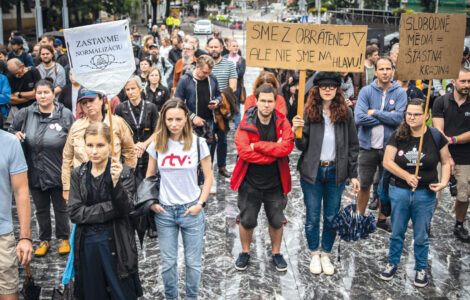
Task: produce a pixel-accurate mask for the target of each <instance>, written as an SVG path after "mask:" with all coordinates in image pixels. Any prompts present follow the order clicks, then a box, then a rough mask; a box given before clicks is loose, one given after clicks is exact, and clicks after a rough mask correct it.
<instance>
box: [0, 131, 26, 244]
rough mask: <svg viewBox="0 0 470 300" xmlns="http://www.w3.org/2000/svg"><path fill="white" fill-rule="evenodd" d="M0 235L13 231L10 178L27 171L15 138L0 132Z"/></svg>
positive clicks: (18, 142)
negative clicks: (0, 151)
mask: <svg viewBox="0 0 470 300" xmlns="http://www.w3.org/2000/svg"><path fill="white" fill-rule="evenodd" d="M0 144H1V145H2V155H0V235H3V234H7V233H10V232H12V231H13V221H12V217H11V203H12V200H13V197H12V195H13V190H12V188H11V181H10V176H12V175H16V174H20V173H23V172H26V171H28V166H27V165H26V160H25V158H24V154H23V149H22V148H21V145H20V141H19V140H18V138H17V137H16V136H14V135H13V134H11V133H8V132H6V131H3V130H0Z"/></svg>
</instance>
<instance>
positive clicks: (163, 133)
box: [155, 98, 193, 153]
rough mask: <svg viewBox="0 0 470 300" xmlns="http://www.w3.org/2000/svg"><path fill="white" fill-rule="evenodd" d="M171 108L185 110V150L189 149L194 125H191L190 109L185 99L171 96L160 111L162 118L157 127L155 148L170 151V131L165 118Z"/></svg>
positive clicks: (159, 150)
mask: <svg viewBox="0 0 470 300" xmlns="http://www.w3.org/2000/svg"><path fill="white" fill-rule="evenodd" d="M171 108H180V109H182V110H183V111H184V114H185V116H186V123H185V124H184V127H183V140H184V146H183V150H184V151H188V150H190V149H191V146H192V144H193V126H192V125H191V118H190V117H189V110H188V107H187V106H186V104H185V103H184V102H183V100H181V99H179V98H171V99H170V100H168V101H166V102H165V104H164V105H163V107H162V110H161V111H160V118H158V122H157V128H156V129H155V150H156V151H157V152H159V153H166V152H168V139H169V137H170V132H169V130H168V128H167V127H166V123H165V119H166V112H167V111H168V110H169V109H171Z"/></svg>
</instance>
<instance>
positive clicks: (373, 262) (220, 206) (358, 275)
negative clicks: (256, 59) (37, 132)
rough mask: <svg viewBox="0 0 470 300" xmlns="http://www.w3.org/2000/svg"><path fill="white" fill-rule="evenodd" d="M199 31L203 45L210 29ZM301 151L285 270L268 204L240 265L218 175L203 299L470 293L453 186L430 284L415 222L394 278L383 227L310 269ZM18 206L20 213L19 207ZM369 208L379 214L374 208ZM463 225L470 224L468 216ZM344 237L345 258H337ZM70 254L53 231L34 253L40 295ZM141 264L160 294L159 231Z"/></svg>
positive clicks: (434, 243)
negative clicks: (419, 277)
mask: <svg viewBox="0 0 470 300" xmlns="http://www.w3.org/2000/svg"><path fill="white" fill-rule="evenodd" d="M263 18H268V19H267V20H269V18H270V16H269V15H268V16H267V17H266V16H264V17H259V18H257V19H263ZM271 18H272V16H271ZM216 28H217V30H220V31H222V36H226V35H227V34H233V35H234V37H235V39H237V40H238V41H239V42H240V48H241V49H244V39H243V31H241V30H233V31H232V30H230V29H227V28H220V27H216ZM232 32H233V33H232ZM190 34H192V32H191V33H190ZM199 37H200V40H201V48H203V46H204V44H205V40H206V37H204V36H199ZM242 51H243V50H242ZM258 72H259V69H258V68H251V67H248V68H247V71H246V75H245V85H246V90H247V93H248V94H251V93H252V84H253V82H254V80H255V79H256V77H257V75H258ZM233 136H234V132H233V130H232V131H231V132H230V134H229V137H228V145H229V151H228V153H229V154H228V157H227V168H228V169H229V170H230V171H231V170H233V167H234V164H235V160H236V157H237V153H236V150H235V147H234V143H233ZM298 158H299V152H298V151H297V150H294V151H293V153H292V154H291V156H290V164H291V175H292V181H293V189H292V192H291V193H290V194H289V196H288V199H289V202H288V205H287V208H286V211H285V215H286V217H287V219H288V223H287V225H286V226H285V229H284V237H283V243H282V247H281V252H282V254H283V255H284V257H285V258H286V261H287V263H288V271H287V272H284V273H282V272H277V271H276V270H275V268H274V266H273V264H272V262H271V246H270V239H269V234H268V230H267V220H266V217H265V214H264V212H261V213H260V215H259V222H258V227H257V228H256V229H255V232H254V236H253V242H252V252H251V260H250V264H249V266H248V269H247V270H246V271H244V272H243V271H242V272H240V271H237V270H235V268H234V262H235V259H236V257H237V256H238V253H239V252H240V251H241V245H240V241H239V236H238V226H237V223H236V221H235V219H236V216H237V214H238V208H237V193H236V192H234V191H232V190H231V189H230V188H229V180H228V179H226V178H223V177H220V176H218V175H217V176H216V181H217V194H216V195H214V196H211V197H210V198H209V200H208V206H207V208H206V231H205V247H204V254H203V256H204V258H203V270H202V281H201V284H200V299H211V300H212V299H230V300H238V299H253V300H254V299H256V300H261V299H276V300H279V299H287V300H295V299H306V300H307V299H308V300H310V299H470V284H469V282H470V247H469V246H468V244H463V243H461V242H459V241H457V240H456V239H455V238H454V236H453V233H452V230H453V227H454V212H453V201H451V199H450V196H449V194H448V193H446V194H445V196H444V199H441V200H440V201H439V207H438V208H437V211H436V213H435V215H434V219H433V221H432V226H431V238H430V252H429V273H428V274H429V276H430V284H429V285H428V287H426V288H422V289H418V288H416V287H414V285H413V280H414V274H415V273H414V270H413V267H414V257H413V245H412V241H413V239H412V235H410V231H411V227H409V228H408V229H409V230H408V234H407V236H406V241H405V249H404V253H403V255H402V260H401V265H400V267H399V270H398V273H397V275H396V276H395V278H394V279H393V280H392V281H390V282H384V281H382V280H380V279H379V273H380V271H381V270H382V269H383V267H384V266H385V264H386V262H387V253H388V245H389V234H387V233H385V232H383V231H379V232H376V233H374V234H372V235H371V237H370V239H368V240H360V241H357V242H354V243H346V242H339V241H338V239H337V240H336V243H335V246H334V248H333V251H332V262H333V263H334V265H335V267H336V272H335V274H334V275H333V276H327V275H324V274H322V275H312V274H311V273H310V272H309V263H310V253H309V251H308V247H307V242H306V238H305V233H304V218H305V207H304V204H303V195H302V192H301V189H300V184H299V174H298V172H297V171H296V163H297V161H298ZM349 191H350V188H349V187H348V189H347V191H346V192H345V194H344V199H343V204H344V203H346V202H347V201H351V200H353V197H352V195H351V194H350V193H349ZM31 203H32V202H31ZM32 207H34V205H33V204H32ZM33 209H34V208H33ZM13 213H14V215H16V208H14V210H13ZM372 213H373V214H374V215H376V211H373V212H372ZM15 225H16V228H15V232H18V231H19V228H18V220H17V218H15ZM32 227H33V228H32V232H33V240H34V246H35V247H36V246H37V245H38V243H39V242H38V233H37V232H38V230H37V228H38V227H37V222H36V217H35V216H34V215H33V219H32ZM466 227H467V228H468V227H469V225H468V222H467V225H466ZM339 245H340V246H341V261H340V262H338V261H337V253H338V246H339ZM179 250H180V251H179V276H180V288H179V291H180V297H181V298H182V299H184V295H185V289H184V278H185V276H184V267H183V265H184V258H183V248H182V247H180V248H179ZM66 260H67V257H61V256H59V255H58V254H57V240H55V239H53V240H52V247H51V249H50V250H49V253H48V254H47V255H46V256H45V257H44V258H33V261H32V264H31V266H32V272H33V276H34V279H35V282H36V284H38V285H39V286H41V287H42V294H41V299H50V297H51V295H52V289H53V288H54V287H57V286H58V285H59V284H60V281H61V274H62V272H63V270H64V267H65V263H66ZM139 267H140V278H141V280H142V283H143V287H144V293H145V294H144V297H143V298H142V299H163V298H164V296H163V295H164V289H163V283H162V278H161V275H160V272H161V260H160V255H159V250H158V242H157V240H156V239H148V238H147V239H146V240H145V242H144V245H143V248H142V249H140V248H139ZM24 276H25V270H24V269H21V273H20V278H21V280H23V279H24Z"/></svg>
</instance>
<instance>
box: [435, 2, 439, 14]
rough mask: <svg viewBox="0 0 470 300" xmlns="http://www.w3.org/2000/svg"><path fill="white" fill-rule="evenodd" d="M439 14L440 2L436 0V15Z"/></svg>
mask: <svg viewBox="0 0 470 300" xmlns="http://www.w3.org/2000/svg"><path fill="white" fill-rule="evenodd" d="M438 13H439V0H436V14H438Z"/></svg>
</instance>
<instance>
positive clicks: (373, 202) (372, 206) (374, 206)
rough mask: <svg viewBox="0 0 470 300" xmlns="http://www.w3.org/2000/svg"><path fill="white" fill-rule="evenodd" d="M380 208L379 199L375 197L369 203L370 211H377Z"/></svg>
mask: <svg viewBox="0 0 470 300" xmlns="http://www.w3.org/2000/svg"><path fill="white" fill-rule="evenodd" d="M377 208H379V197H374V198H372V200H371V201H370V203H369V209H370V210H377Z"/></svg>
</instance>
